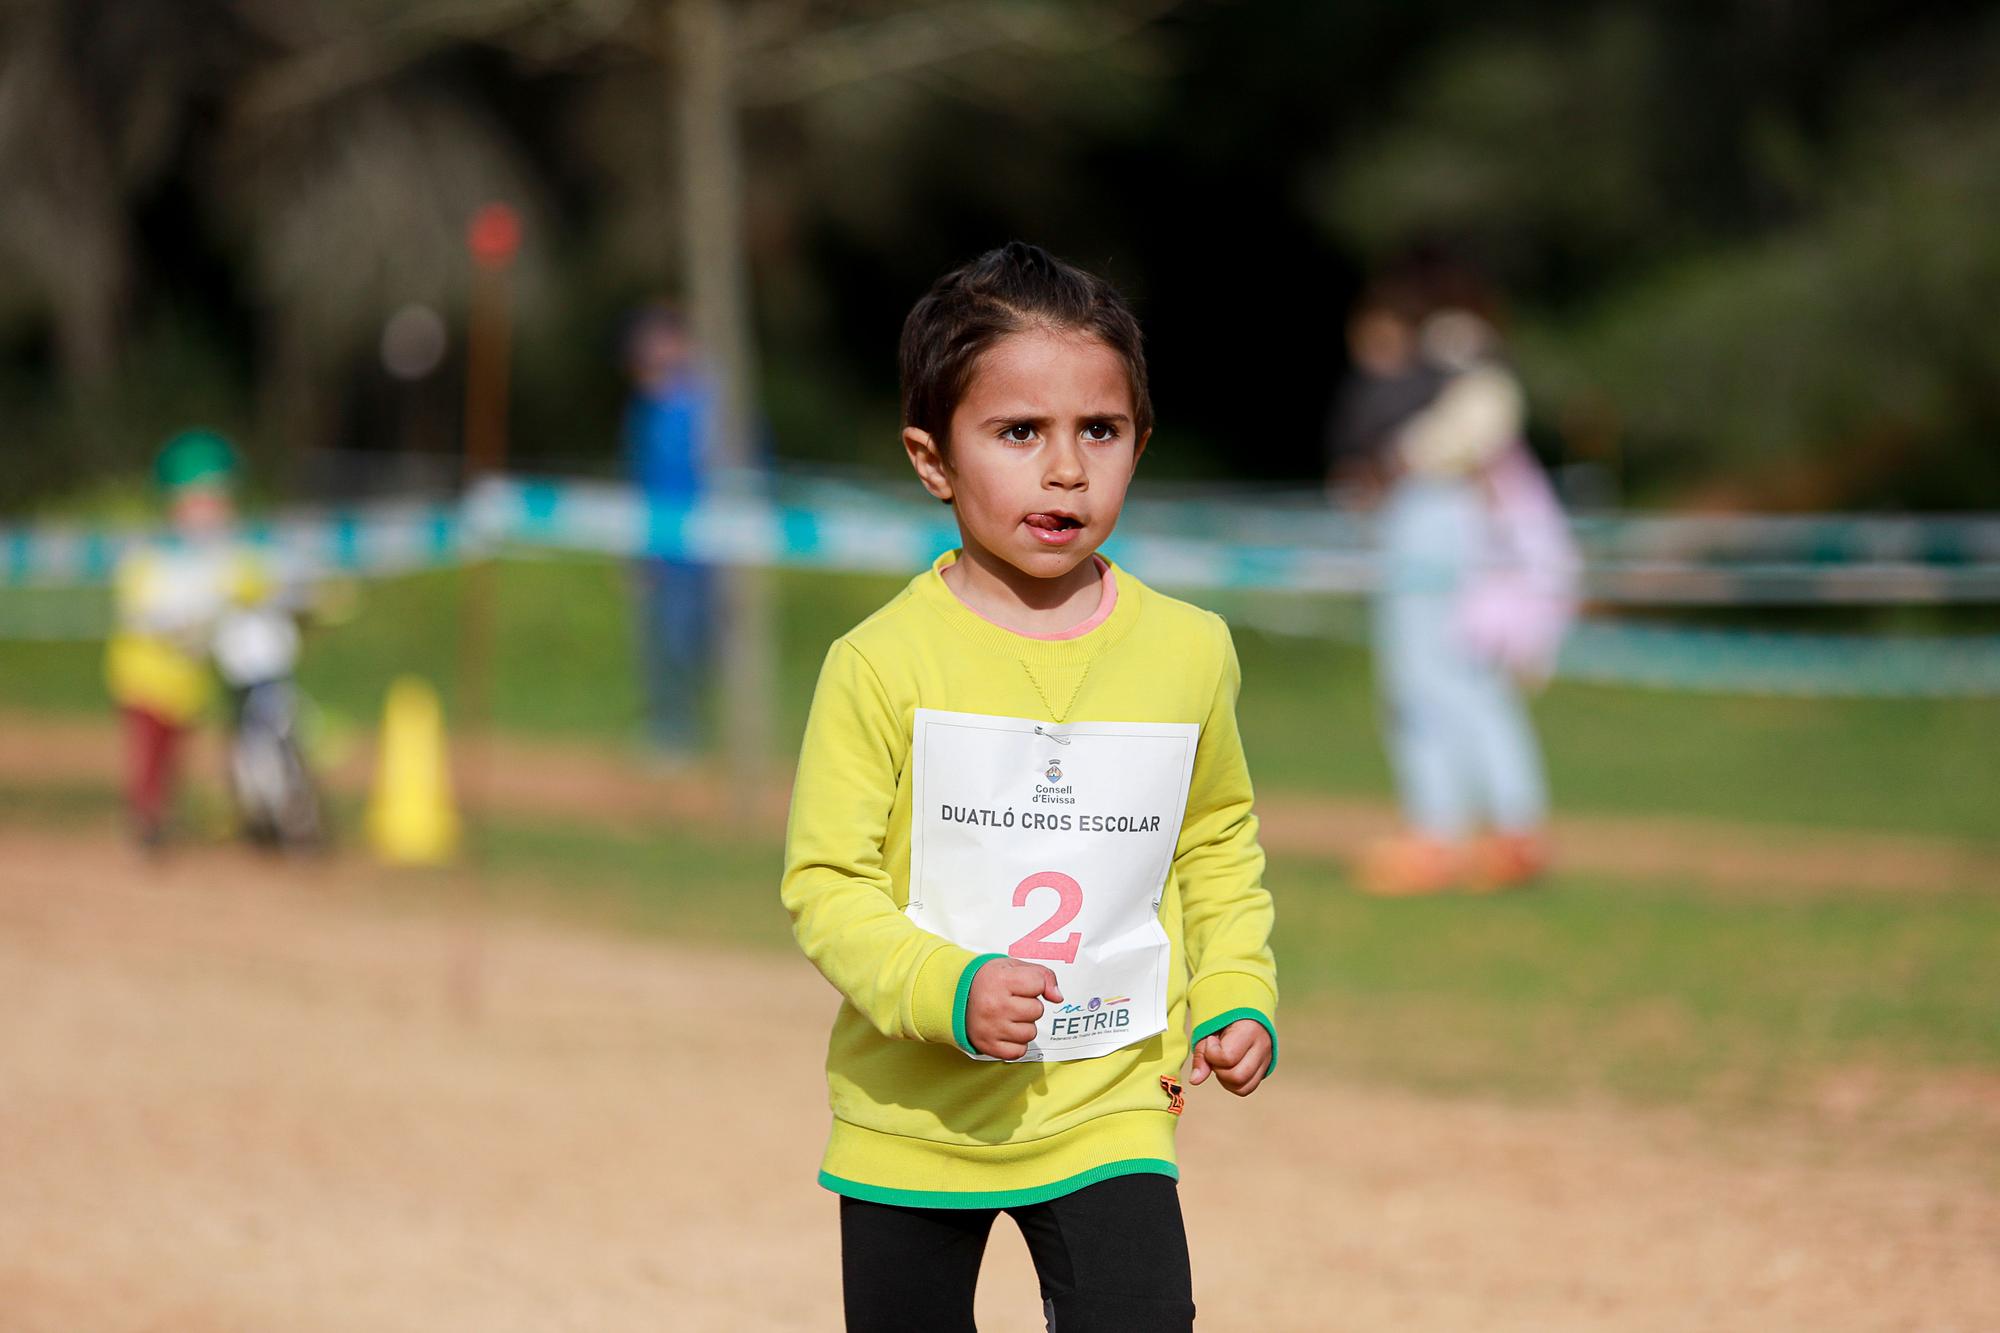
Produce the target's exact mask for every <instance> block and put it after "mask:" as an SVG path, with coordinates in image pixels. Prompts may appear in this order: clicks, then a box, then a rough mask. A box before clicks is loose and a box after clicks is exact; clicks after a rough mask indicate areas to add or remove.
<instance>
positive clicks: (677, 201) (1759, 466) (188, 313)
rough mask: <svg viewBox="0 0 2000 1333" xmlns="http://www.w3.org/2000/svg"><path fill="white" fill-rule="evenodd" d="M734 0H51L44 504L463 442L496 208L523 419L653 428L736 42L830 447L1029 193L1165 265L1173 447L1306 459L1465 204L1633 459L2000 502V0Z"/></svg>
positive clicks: (1545, 408)
mask: <svg viewBox="0 0 2000 1333" xmlns="http://www.w3.org/2000/svg"><path fill="white" fill-rule="evenodd" d="M691 3H692V0H449V2H447V0H6V2H5V3H4V4H3V5H0V185H4V188H0V421H4V422H5V424H6V432H5V435H4V437H0V440H4V442H3V443H0V449H4V450H5V453H6V458H7V462H8V466H7V467H6V468H5V469H4V470H0V476H4V477H5V481H4V483H0V485H4V487H5V489H4V491H0V502H4V503H6V504H8V505H10V506H11V507H19V506H20V505H22V504H28V503H41V502H45V501H47V500H48V499H49V498H51V497H60V496H63V495H65V494H71V493H74V492H76V491H77V490H79V489H80V488H83V487H86V486H88V485H92V484H96V483H99V482H101V480H102V479H103V478H105V477H107V476H111V475H116V474H118V473H119V472H121V471H123V472H125V473H128V474H133V475H136V473H137V471H138V469H139V467H140V465H141V463H142V462H143V460H144V459H145V458H146V457H147V456H148V455H149V454H150V452H151V450H152V448H153V446H154V444H155V443H156V442H157V441H158V440H159V439H160V438H161V437H163V436H164V435H165V434H167V433H168V432H169V431H171V430H173V429H174V428H176V427H178V426H181V425H183V424H186V423H187V422H189V421H191V420H203V421H208V422H212V423H214V424H216V425H219V426H221V427H223V428H224V429H227V430H230V431H232V432H234V433H237V434H239V435H240V436H242V437H243V438H244V439H245V440H246V442H247V443H248V444H249V445H250V447H251V450H252V452H253V455H254V456H255V457H256V458H257V459H258V460H259V464H260V472H261V474H262V475H263V476H264V477H265V478H266V480H267V484H270V485H274V486H281V487H283V486H292V487H298V486H306V485H310V484H312V483H311V481H310V479H305V478H302V477H301V476H300V474H299V463H300V460H302V459H305V458H308V457H311V456H312V454H311V453H310V451H312V450H324V449H328V448H335V447H338V448H341V449H346V450H352V451H360V452H362V453H364V454H367V453H372V454H379V455H382V456H385V457H389V456H401V455H404V454H408V453H410V452H412V451H414V452H417V453H429V454H432V455H435V456H437V457H438V458H440V459H443V458H446V457H448V456H449V455H450V454H451V453H452V452H453V450H454V449H455V446H456V429H457V427H456V416H457V411H458V389H457V387H456V386H457V384H458V381H459V373H460V365H459V362H458V360H457V355H456V352H455V350H454V352H453V353H451V354H450V355H448V356H447V358H446V360H445V362H444V364H443V365H442V367H441V368H440V369H439V370H438V371H437V372H436V373H435V374H433V375H432V376H431V377H430V378H429V379H428V380H426V381H424V382H422V383H418V384H414V385H412V384H402V383H398V382H395V381H393V380H392V378H391V377H390V376H389V375H388V374H387V372H385V370H384V369H383V367H382V364H381V359H380V356H379V354H378V343H379V340H380V338H381V334H382V329H383V325H384V321H385V320H387V319H388V317H389V316H390V315H391V314H392V313H394V312H395V311H397V310H399V309H401V308H403V307H405V306H408V305H410V304H412V303H416V304H420V305H424V306H429V307H432V308H435V309H436V310H438V311H440V312H441V313H442V314H443V315H444V317H445V319H446V320H447V322H448V324H449V325H450V327H451V328H453V329H454V330H455V331H456V330H459V329H462V326H463V320H464V306H465V301H466V294H467V287H468V272H467V268H468V265H467V262H466V259H465V256H464V228H465V224H466V220H467V218H468V217H469V215H470V213H471V212H472V210H473V209H474V208H475V207H476V206H477V205H478V204H479V203H481V202H484V201H486V200H488V199H504V200H507V201H508V202H510V203H512V204H514V205H515V206H516V207H517V208H518V209H520V210H521V212H522V213H523V215H524V217H525V218H526V220H527V237H528V244H527V247H526V249H525V251H524V253H523V256H522V262H521V265H520V266H519V270H518V273H519V285H518V290H517V300H518V303H519V304H518V310H519V320H518V324H517V328H518V335H517V336H518V373H517V377H516V382H515V409H514V438H515V442H516V443H515V454H516V457H517V459H519V460H520V461H521V463H522V465H523V466H531V467H565V468H577V469H593V468H594V469H600V470H608V469H610V468H612V467H614V466H615V453H616V439H615V436H616V430H617V421H618V413H619V408H620V404H621V399H622V393H623V386H622V384H621V381H620V375H619V372H618V367H617V364H616V357H615V348H616V331H617V327H618V323H619V320H620V317H621V316H622V314H623V313H624V312H625V311H627V310H629V309H630V308H631V307H632V306H633V305H634V304H636V303H638V302H639V301H641V300H644V299H647V298H649V297H653V296H656V295H659V294H662V293H665V294H668V295H677V294H678V295H699V293H693V292H689V291H688V290H687V284H686V283H685V282H684V275H685V274H687V273H688V272H689V271H690V266H689V260H688V256H689V255H690V254H692V253H706V252H701V251H698V248H697V247H695V246H693V244H692V240H693V238H692V237H691V236H690V235H689V234H688V232H689V227H690V223H689V218H690V217H692V216H696V215H695V214H691V213H690V212H689V201H690V199H691V197H693V193H694V192H695V188H696V187H702V186H704V185H713V184H714V177H715V176H716V173H715V172H714V171H713V170H706V171H704V172H701V173H699V175H700V179H699V180H694V179H691V178H690V176H689V173H687V172H686V171H685V169H684V164H685V163H686V162H687V161H689V160H690V157H689V154H690V152H691V150H690V148H689V146H688V145H689V140H688V137H687V135H686V133H685V131H686V126H687V110H686V107H687V102H688V95H689V93H690V89H691V88H692V87H694V86H695V84H697V83H700V82H701V81H702V80H703V79H706V83H707V85H708V86H712V87H714V88H715V89H717V90H719V91H717V92H716V93H715V94H714V96H716V97H726V98H727V99H728V100H729V102H730V104H731V107H732V110H731V111H730V112H729V126H730V128H731V133H733V134H734V136H735V146H734V147H733V148H732V149H730V150H729V151H730V152H732V153H733V154H735V156H736V160H737V164H738V168H739V169H740V176H739V187H740V188H738V189H737V190H736V191H735V192H734V196H733V197H734V205H733V207H734V209H735V213H734V217H735V218H736V221H735V223H734V224H733V225H732V226H731V232H732V234H733V235H734V236H735V239H736V243H737V245H738V246H739V248H740V254H739V255H738V257H737V258H735V259H728V260H726V261H724V262H725V263H726V264H728V265H735V264H740V266H741V268H742V273H741V274H740V278H741V285H742V287H743V289H744V290H745V291H747V293H748V299H749V303H750V304H749V306H748V310H747V314H748V328H749V334H748V335H747V336H746V341H747V342H748V343H749V344H750V345H751V346H754V348H755V349H756V350H755V355H754V357H751V358H747V359H746V364H747V365H751V366H754V369H755V372H756V373H755V379H754V383H753V385H752V386H751V387H752V391H753V393H754V403H755V409H756V414H757V416H758V417H759V419H760V420H761V421H762V423H763V428H764V430H765V431H766V432H767V433H768V435H769V437H770V440H771V442H772V444H773V446H774V447H775V448H776V450H777V451H778V452H779V453H780V454H781V455H783V456H786V457H792V458H798V459H810V460H823V461H842V462H851V461H855V460H861V459H867V460H872V461H874V462H876V463H879V464H880V465H881V466H884V467H893V466H895V464H896V459H897V451H896V449H895V447H894V425H895V420H894V414H895V401H894V392H895V391H894V370H893V355H892V348H893V346H894V341H895V336H896V331H897V327H898V325H899V322H900V319H901V317H902V313H903V311H904V310H906V309H907V308H908V305H909V303H910V301H911V300H912V299H913V298H914V297H915V296H916V294H917V293H918V292H919V291H921V290H922V288H923V287H924V286H925V285H926V284H927V283H928V282H929V281H930V280H931V279H932V278H933V277H935V276H936V275H937V273H938V272H940V271H941V270H942V269H943V268H944V267H946V266H947V265H949V264H951V263H954V262H956V261H958V260H961V259H963V258H965V257H967V256H968V255H970V254H972V253H974V252H976V251H977V250H979V249H981V248H984V247H986V246H988V245H991V244H994V243H997V242H999V241H1001V240H1004V239H1006V238H1008V237H1010V236H1016V235H1019V236H1025V237H1028V238H1030V239H1034V240H1037V241H1041V242H1043V243H1045V244H1048V245H1050V246H1051V247H1052V248H1054V249H1056V250H1058V251H1059V252H1062V253H1065V254H1067V255H1069V256H1071V257H1073V258H1075V259H1077V260H1078V261H1080V262H1083V263H1086V264H1089V265H1092V266H1095V267H1099V268H1101V269H1103V270H1105V271H1107V272H1108V273H1109V274H1110V275H1111V276H1112V277H1113V278H1114V279H1116V280H1117V281H1119V282H1120V283H1121V284H1122V285H1124V286H1125V287H1126V288H1127V289H1128V290H1129V291H1130V292H1131V293H1132V294H1133V295H1134V297H1135V298H1136V299H1137V301H1138V302H1139V304H1140V307H1141V311H1142V316H1143V317H1144V319H1145V321H1146V323H1147V327H1148V331H1149V335H1150V337H1151V340H1152V342H1151V346H1152V355H1153V357H1154V361H1155V365H1156V377H1157V393H1158V398H1159V407H1160V412H1161V420H1162V423H1163V425H1162V430H1161V434H1160V438H1159V441H1158V448H1157V450H1156V451H1155V453H1153V454H1150V455H1149V458H1148V467H1149V469H1155V470H1159V471H1164V472H1167V473H1174V474H1180V475H1188V476H1215V477H1228V476H1236V477H1246V478H1258V479H1280V478H1297V479H1303V478H1307V477H1310V476H1311V475H1312V474H1313V472H1314V471H1315V469H1316V468H1317V466H1318V460H1319V457H1320V447H1319V431H1320V427H1321V423H1322V420H1323V416H1324V412H1325V408H1326V403H1327V401H1328V398H1329V396H1330V393H1331V390H1332V386H1333V384H1334V383H1335V382H1336V380H1337V379H1338V377H1339V375H1340V374H1341V372H1342V370H1343V368H1344V364H1343V355H1344V354H1343V352H1342V349H1341V345H1340V343H1341V339H1340V327H1341V322H1342V313H1343V310H1344V307H1345V305H1346V303H1347V301H1348V300H1350V299H1351V297H1352V295H1353V293H1354V292H1355V290H1356V289H1357V288H1358V287H1359V285H1360V284H1361V283H1362V282H1363V281H1365V279H1366V276H1367V274H1368V272H1369V271H1370V270H1371V268H1373V267H1374V266H1376V265H1378V264H1381V263H1384V262H1387V261H1389V260H1391V259H1393V258H1394V257H1395V256H1397V255H1398V254H1401V253H1405V252H1407V251H1408V250H1409V249H1410V248H1411V247H1413V246H1427V247H1434V248H1438V249H1441V250H1445V251H1448V252H1450V253H1453V254H1456V255H1458V256H1460V257H1462V258H1463V259H1465V260H1467V261H1469V262H1471V263H1474V264H1476V265H1478V266H1480V267H1481V268H1482V269H1484V270H1485V271H1486V272H1487V273H1488V274H1489V275H1490V276H1491V277H1492V279H1493V280H1494V281H1495V282H1496V284H1498V286H1499V288H1500V290H1502V291H1503V292H1505V293H1506V296H1507V298H1508V299H1507V304H1508V307H1509V311H1510V332H1511V334H1512V336H1513V338H1514V343H1515V348H1516V353H1517V356H1518V357H1519V359H1520V361H1521V363H1522V366H1523V369H1524V372H1525V374H1526V375H1527V377H1528V379H1529V381H1530V383H1531V385H1532V386H1533V388H1534V391H1535V409H1536V415H1537V419H1536V423H1535V429H1536V435H1537V441H1538V443H1539V444H1540V445H1541V446H1542V447H1543V448H1544V450H1545V452H1547V453H1549V454H1550V455H1551V456H1552V457H1553V458H1555V459H1556V460H1557V461H1574V460H1577V459H1588V460H1592V461H1595V462H1597V463H1599V464H1600V465H1601V466H1602V467H1603V468H1604V469H1606V470H1608V471H1610V472H1611V473H1613V474H1615V476H1616V477H1617V479H1618V481H1619V483H1620V485H1621V487H1622V489H1623V491H1624V493H1625V494H1626V495H1627V496H1629V497H1632V498H1636V499H1640V500H1645V501H1657V502H1669V503H1704V504H1713V505H1728V506H1774V507H1822V506H1860V507H1870V506H1874V507H1887V506H1899V505H1914V506H1941V507H1950V506H1968V505H1983V506H1993V505H1996V504H2000V464H1996V463H1995V462H1994V461H1993V451H1992V450H1990V449H1988V448H1985V447H1983V446H1984V445H1985V443H1986V442H1987V441H1988V440H1990V439H1992V438H1993V437H1994V435H1995V432H1996V428H2000V325H1997V324H1996V321H1995V320H1993V319H1992V318H1991V317H1990V316H1989V314H1988V313H1987V311H1986V310H1985V309H1984V308H1983V305H1984V302H1983V300H1982V294H1983V293H1985V292H1990V291H1994V290H2000V283H1996V280H2000V233H1996V232H1995V229H1994V228H1993V227H1992V226H1991V225H1990V221H1989V220H1990V219H1991V218H1992V217H1993V216H1994V211H1995V206H1996V204H2000V93H1996V92H1995V89H1996V88H2000V79H1996V78H1995V77H1994V75H1995V73H1996V72H2000V18H1996V17H1995V16H1994V15H1993V14H1992V13H1991V11H1990V7H1987V6H1982V5H1977V4H1972V3H1959V4H1942V5H1930V6H1925V7H1920V8H1913V7H1909V6H1902V7H1888V6H1882V5H1876V4H1862V3H1858V2H1857V3H1824V4H1811V3H1805V2H1804V0H1759V2H1758V3H1741V4H1729V5H1723V4H1718V3H1714V0H1703V2H1700V3H1692V4H1688V3H1682V4H1668V3H1666V2H1665V0H1645V2H1638V0H1634V2H1630V3H1611V2H1608V0H1600V2H1597V3H1582V4H1561V5H1558V4H1555V3H1552V2H1550V0H1541V2H1539V3H1528V2H1526V0H1520V2H1516V3H1503V4H1499V5H1488V6H1481V7H1477V8H1473V7H1468V6H1463V5H1448V4H1443V3H1440V2H1439V0H1407V2H1406V3H1397V4H1388V3H1370V4H1353V5H1342V6H1332V5H1325V4H1321V3H1315V2H1313V0H1236V2H1235V3H1221V2H1219V0H1183V2H1182V3H1173V2H1172V0H1098V3H1093V4H1088V5H1083V4H1058V3H1053V2H1052V0H1047V2H1044V0H928V2H923V0H912V2H908V3H899V2H896V0H850V2H839V0H739V2H737V3H727V2H726V0H702V3H703V4H705V5H707V6H708V8H709V9H710V10H712V11H713V13H714V14H715V15H717V16H719V18H720V21H721V23H722V25H723V30H724V31H725V33H726V46H725V47H722V48H716V49H718V50H723V51H725V52H726V57H724V56H717V55H715V54H714V53H713V52H711V53H710V54H708V55H706V56H699V57H697V56H696V55H695V54H694V53H693V52H692V51H691V49H690V48H691V45H692V43H693V41H694V39H693V38H691V37H690V36H689V33H690V31H691V30H690V29H689V28H688V27H687V21H688V18H687V16H688V14H689V13H690V12H692V11H691V9H690V8H689V5H690V4H691ZM697 59H698V60H700V61H701V62H703V63H698V64H697V63H691V62H693V61H696V60H697ZM713 269H714V266H713V265H712V264H710V265H707V266H704V265H703V264H701V263H697V264H696V265H695V267H694V271H695V272H696V273H698V274H700V275H702V276H703V277H704V278H705V279H707V278H715V277H717V273H716V272H715V271H713ZM723 276H726V275H723ZM699 285H700V284H696V286H699ZM704 299H708V300H711V301H712V300H713V298H712V297H710V298H704ZM453 341H454V345H455V344H456V342H457V338H456V336H455V337H454V340H453Z"/></svg>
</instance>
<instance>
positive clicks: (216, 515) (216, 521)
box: [167, 484, 236, 537]
mask: <svg viewBox="0 0 2000 1333" xmlns="http://www.w3.org/2000/svg"><path fill="white" fill-rule="evenodd" d="M167 517H168V521H169V522H171V523H172V524H173V525H174V527H175V529H176V530H178V531H179V532H181V533H182V534H184V535H186V536H189V537H212V536H215V535H216V534H218V533H221V532H224V531H226V530H227V529H228V528H229V526H230V524H231V523H233V522H235V520H236V504H235V501H234V500H233V499H232V498H231V497H230V494H229V488H228V487H226V486H221V485H203V484H196V485H192V486H183V487H181V488H180V489H179V490H177V491H175V492H174V493H173V495H172V496H171V497H170V498H169V499H168V501H167Z"/></svg>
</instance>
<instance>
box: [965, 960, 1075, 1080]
mask: <svg viewBox="0 0 2000 1333" xmlns="http://www.w3.org/2000/svg"><path fill="white" fill-rule="evenodd" d="M1043 1000H1048V1001H1049V1002H1050V1003H1053V1004H1060V1003H1061V1002H1062V992H1061V991H1060V990H1058V989H1056V974H1055V973H1053V972H1051V971H1049V970H1048V969H1047V968H1046V967H1040V966H1037V965H1036V964H1034V963H1022V962H1017V961H1015V960H1014V959H1012V958H996V959H994V960H993V961H992V962H990V963H988V964H987V965H986V966H984V967H982V968H980V969H979V971H978V972H977V973H976V974H974V976H973V978H972V992H971V994H969V995H968V996H967V997H966V1000H965V1039H966V1040H967V1041H969V1042H971V1043H972V1049H973V1050H975V1051H978V1052H979V1053H980V1054H981V1055H991V1056H996V1057H998V1058H999V1059H1002V1060H1018V1059H1020V1058H1021V1057H1022V1056H1023V1055H1025V1054H1026V1053H1027V1050H1028V1043H1029V1042H1031V1041H1033V1040H1034V1039H1035V1020H1036V1019H1039V1018H1040V1017H1041V1016H1042V1001H1043Z"/></svg>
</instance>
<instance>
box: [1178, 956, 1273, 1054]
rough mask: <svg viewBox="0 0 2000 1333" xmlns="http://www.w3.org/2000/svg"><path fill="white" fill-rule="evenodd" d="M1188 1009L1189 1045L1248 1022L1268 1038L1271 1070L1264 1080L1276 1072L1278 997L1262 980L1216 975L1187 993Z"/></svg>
mask: <svg viewBox="0 0 2000 1333" xmlns="http://www.w3.org/2000/svg"><path fill="white" fill-rule="evenodd" d="M1188 1009H1189V1011H1190V1012H1191V1013H1193V1015H1194V1033H1193V1035H1192V1036H1191V1037H1190V1038H1189V1040H1190V1042H1197V1041H1200V1040H1201V1039H1202V1038H1203V1037H1207V1036H1210V1035H1212V1034H1214V1033H1217V1032H1220V1031H1222V1029H1224V1028H1226V1027H1228V1026H1229V1025H1230V1024H1231V1023H1234V1022H1237V1021H1239V1020H1241V1019H1245V1018H1252V1019H1255V1020H1256V1021H1257V1022H1259V1023H1261V1024H1263V1027H1264V1031H1266V1032H1268V1033H1270V1034H1271V1067H1270V1068H1269V1069H1268V1070H1266V1071H1265V1075H1266V1077H1269V1076H1270V1075H1271V1074H1274V1073H1276V1072H1277V1070H1278V1024H1277V1022H1276V1020H1275V1019H1273V1018H1272V1015H1273V1014H1275V1013H1276V1012H1277V1010H1278V995H1277V992H1276V991H1274V990H1272V989H1271V987H1270V986H1269V985H1268V984H1266V983H1265V982H1264V981H1263V979H1262V978H1259V977H1253V976H1251V975H1249V974H1248V973H1245V972H1218V973H1216V974H1214V975H1213V976H1207V977H1203V978H1202V979H1201V980H1199V981H1197V982H1196V983H1195V984H1194V986H1193V988H1192V989H1191V990H1190V991H1189V993H1188Z"/></svg>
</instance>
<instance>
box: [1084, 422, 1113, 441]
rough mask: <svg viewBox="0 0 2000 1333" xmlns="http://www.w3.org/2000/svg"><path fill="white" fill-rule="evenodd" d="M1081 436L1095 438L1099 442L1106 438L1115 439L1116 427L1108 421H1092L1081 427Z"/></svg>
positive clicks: (1089, 438)
mask: <svg viewBox="0 0 2000 1333" xmlns="http://www.w3.org/2000/svg"><path fill="white" fill-rule="evenodd" d="M1083 438H1084V439H1086V440H1096V441H1097V442H1098V443H1100V444H1102V443H1103V442H1104V441H1106V440H1115V439H1117V438H1118V427H1116V426H1114V425H1112V424H1111V423H1110V422H1108V421H1093V422H1091V423H1090V424H1089V425H1088V426H1085V427H1084V428H1083Z"/></svg>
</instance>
